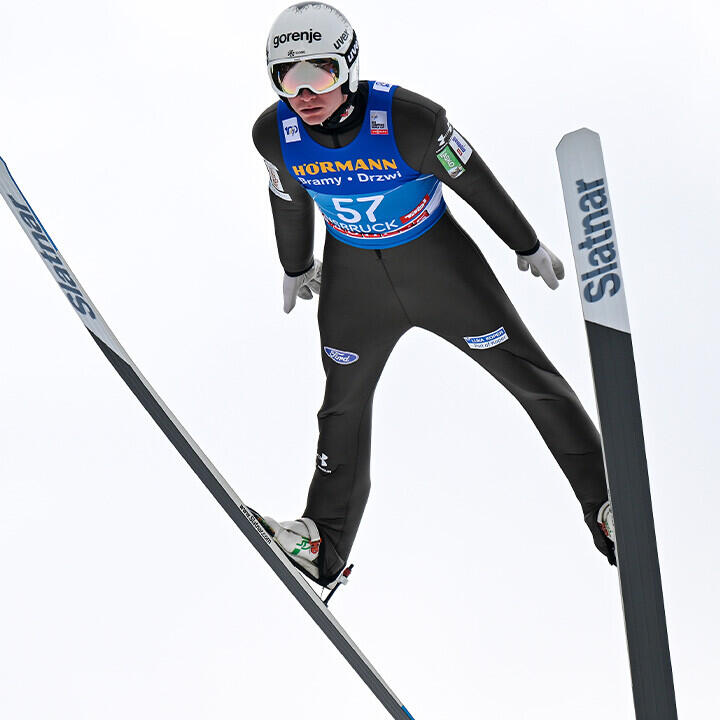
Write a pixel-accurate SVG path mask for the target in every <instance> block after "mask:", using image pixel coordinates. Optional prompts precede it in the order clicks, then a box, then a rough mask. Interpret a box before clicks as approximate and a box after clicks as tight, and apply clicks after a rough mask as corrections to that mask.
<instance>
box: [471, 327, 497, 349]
mask: <svg viewBox="0 0 720 720" xmlns="http://www.w3.org/2000/svg"><path fill="white" fill-rule="evenodd" d="M463 339H464V340H465V342H466V343H467V344H468V347H469V348H470V349H471V350H488V349H489V348H492V347H495V346H496V345H499V344H500V343H504V342H505V341H506V340H507V339H508V334H507V333H506V332H505V328H504V327H499V328H498V329H497V330H494V331H493V332H491V333H488V334H487V335H476V336H474V337H466V338H463Z"/></svg>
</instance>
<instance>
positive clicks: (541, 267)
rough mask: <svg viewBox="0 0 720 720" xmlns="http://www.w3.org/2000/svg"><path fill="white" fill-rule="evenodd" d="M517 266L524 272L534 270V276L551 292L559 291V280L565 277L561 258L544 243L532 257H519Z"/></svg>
mask: <svg viewBox="0 0 720 720" xmlns="http://www.w3.org/2000/svg"><path fill="white" fill-rule="evenodd" d="M517 264H518V267H519V268H520V270H522V271H523V272H524V271H526V270H527V269H528V268H529V269H530V270H532V274H533V275H534V276H535V277H541V278H542V279H543V280H544V281H545V284H546V285H547V286H548V287H549V288H550V289H551V290H557V288H558V286H559V285H560V283H559V282H558V280H562V279H563V278H564V277H565V268H564V267H563V264H562V262H561V261H560V258H559V257H557V255H555V253H553V252H552V250H549V249H548V248H546V247H545V246H544V245H543V244H542V243H540V246H539V247H538V249H537V250H536V251H535V252H534V253H532V254H531V255H518V256H517Z"/></svg>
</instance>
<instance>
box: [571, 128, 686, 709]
mask: <svg viewBox="0 0 720 720" xmlns="http://www.w3.org/2000/svg"><path fill="white" fill-rule="evenodd" d="M557 157H558V163H559V166H560V176H561V179H562V188H563V194H564V196H565V209H566V212H567V218H568V225H569V227H570V237H571V240H572V247H573V256H574V258H575V269H576V271H577V278H578V283H579V286H580V297H581V302H582V308H583V315H584V317H585V327H586V330H587V337H588V344H589V347H590V359H591V363H592V371H593V379H594V383H595V396H596V400H597V407H598V415H599V417H600V429H601V434H602V442H603V454H604V457H605V470H606V475H607V482H608V490H609V494H610V502H611V504H612V508H613V516H614V520H615V532H616V551H617V558H618V572H619V578H620V591H621V595H622V603H623V612H624V615H625V632H626V636H627V645H628V654H629V658H630V673H631V677H632V688H633V699H634V704H635V716H636V718H637V720H676V719H677V710H676V706H675V690H674V686H673V676H672V666H671V663H670V649H669V645H668V636H667V626H666V622H665V607H664V603H663V593H662V583H661V580H660V565H659V562H658V554H657V544H656V540H655V524H654V521H653V511H652V502H651V498H650V484H649V479H648V468H647V459H646V457H645V441H644V439H643V429H642V419H641V416H640V400H639V396H638V386H637V378H636V373H635V360H634V356H633V346H632V338H631V335H630V323H629V321H628V313H627V305H626V302H625V289H624V279H623V276H622V272H621V268H620V258H619V256H618V244H617V236H616V234H615V223H614V220H613V214H612V208H611V205H610V196H609V194H608V182H607V175H606V173H605V164H604V162H603V155H602V148H601V145H600V136H599V135H598V134H597V133H595V132H593V131H591V130H588V129H586V128H582V129H580V130H576V131H575V132H572V133H569V134H568V135H565V136H564V137H563V139H562V140H561V141H560V144H559V145H558V147H557Z"/></svg>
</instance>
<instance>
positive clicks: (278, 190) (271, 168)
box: [263, 158, 292, 200]
mask: <svg viewBox="0 0 720 720" xmlns="http://www.w3.org/2000/svg"><path fill="white" fill-rule="evenodd" d="M263 160H265V158H263ZM265 165H266V166H267V169H268V173H269V174H270V189H271V190H272V191H273V192H274V193H275V194H276V195H277V196H278V197H279V198H282V199H283V200H292V198H291V197H290V196H289V195H288V194H287V193H286V192H285V188H283V186H282V181H281V180H280V173H279V171H278V169H277V166H276V165H273V164H272V163H271V162H270V161H269V160H265Z"/></svg>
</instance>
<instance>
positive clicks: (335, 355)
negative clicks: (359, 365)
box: [323, 345, 360, 365]
mask: <svg viewBox="0 0 720 720" xmlns="http://www.w3.org/2000/svg"><path fill="white" fill-rule="evenodd" d="M323 350H324V351H325V354H326V355H327V356H328V357H329V358H330V359H331V360H333V361H335V362H336V363H338V365H352V363H354V362H355V361H356V360H357V359H358V358H359V357H360V356H359V355H358V354H357V353H354V352H348V351H347V350H336V349H335V348H331V347H328V346H327V345H326V346H325V347H324V348H323Z"/></svg>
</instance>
